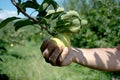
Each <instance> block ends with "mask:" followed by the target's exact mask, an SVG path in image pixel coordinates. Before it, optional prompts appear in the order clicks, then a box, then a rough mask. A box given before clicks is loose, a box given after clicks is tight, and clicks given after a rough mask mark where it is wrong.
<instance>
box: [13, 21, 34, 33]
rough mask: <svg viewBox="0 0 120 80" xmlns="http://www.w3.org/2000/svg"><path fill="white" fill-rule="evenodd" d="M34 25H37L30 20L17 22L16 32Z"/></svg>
mask: <svg viewBox="0 0 120 80" xmlns="http://www.w3.org/2000/svg"><path fill="white" fill-rule="evenodd" d="M33 24H35V23H34V22H33V21H30V20H28V19H26V20H19V21H16V22H15V24H14V26H15V31H17V30H18V29H20V28H22V27H24V26H27V25H33Z"/></svg>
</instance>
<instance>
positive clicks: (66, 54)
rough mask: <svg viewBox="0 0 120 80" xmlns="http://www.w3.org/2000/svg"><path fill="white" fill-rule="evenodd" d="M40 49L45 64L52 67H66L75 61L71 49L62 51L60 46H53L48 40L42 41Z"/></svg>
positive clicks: (66, 48)
mask: <svg viewBox="0 0 120 80" xmlns="http://www.w3.org/2000/svg"><path fill="white" fill-rule="evenodd" d="M40 49H41V52H42V55H43V57H44V58H45V60H46V62H48V63H50V64H52V65H53V66H66V65H69V64H70V63H72V62H73V61H74V60H75V54H74V52H73V51H72V48H68V47H65V48H64V49H63V48H62V46H61V45H59V46H57V45H55V44H54V43H53V42H52V41H50V39H46V40H44V41H43V43H42V45H41V48H40Z"/></svg>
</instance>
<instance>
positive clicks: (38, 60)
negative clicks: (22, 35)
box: [1, 42, 112, 80]
mask: <svg viewBox="0 0 120 80" xmlns="http://www.w3.org/2000/svg"><path fill="white" fill-rule="evenodd" d="M39 47H40V44H35V43H34V42H26V43H25V44H24V45H16V46H13V47H12V48H10V49H9V53H8V54H9V55H14V56H20V59H16V58H13V57H11V58H10V60H11V62H9V64H8V63H7V64H2V66H5V67H4V70H3V71H1V73H3V74H7V76H8V77H9V80H111V77H112V76H111V75H110V74H109V73H106V72H102V71H97V70H93V69H89V68H86V67H83V66H80V65H78V64H75V63H72V64H71V65H69V66H66V67H56V66H52V65H50V64H48V63H46V62H45V60H44V58H43V57H42V55H41V52H40V50H39ZM6 58H8V57H6ZM6 58H3V60H6ZM21 58H24V59H21ZM12 59H13V61H12ZM6 62H7V61H6ZM18 68H19V70H18Z"/></svg>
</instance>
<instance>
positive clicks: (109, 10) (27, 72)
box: [0, 0, 120, 80]
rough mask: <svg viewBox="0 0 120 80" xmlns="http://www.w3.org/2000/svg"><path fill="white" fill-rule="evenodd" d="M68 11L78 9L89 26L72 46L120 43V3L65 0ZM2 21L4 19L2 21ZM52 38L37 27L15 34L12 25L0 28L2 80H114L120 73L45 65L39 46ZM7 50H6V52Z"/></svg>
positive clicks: (28, 27) (93, 0) (77, 66)
mask: <svg viewBox="0 0 120 80" xmlns="http://www.w3.org/2000/svg"><path fill="white" fill-rule="evenodd" d="M61 4H62V6H63V7H64V8H65V10H66V11H68V10H77V11H78V12H79V14H80V15H81V18H85V19H87V20H88V25H86V26H85V27H82V28H81V31H80V32H79V33H78V34H74V35H71V40H72V46H75V47H80V48H94V47H115V46H117V45H118V44H120V39H119V38H120V0H64V1H63V3H61ZM1 21H2V20H1ZM47 37H49V35H48V34H47V33H46V32H45V31H42V30H40V28H39V27H38V26H37V25H36V26H26V27H23V28H21V29H19V30H18V31H17V32H15V30H14V27H13V22H11V23H9V24H8V25H7V26H5V27H3V28H2V29H0V48H1V49H0V78H1V79H3V80H112V79H114V78H117V79H118V80H119V79H120V77H119V72H104V71H97V70H93V69H89V68H87V67H83V66H81V65H78V64H75V63H72V64H71V65H69V66H66V67H55V66H51V65H50V64H48V63H46V62H45V61H44V59H43V57H42V55H41V52H40V50H39V47H40V45H41V43H42V41H43V40H44V39H45V38H47ZM3 48H5V49H7V51H6V50H5V49H3ZM5 77H6V78H5Z"/></svg>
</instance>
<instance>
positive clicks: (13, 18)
mask: <svg viewBox="0 0 120 80" xmlns="http://www.w3.org/2000/svg"><path fill="white" fill-rule="evenodd" d="M16 19H20V18H18V17H10V18H7V19H5V20H3V21H2V22H1V23H0V29H1V28H2V27H4V26H6V25H7V24H8V23H9V22H11V21H14V20H16Z"/></svg>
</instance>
